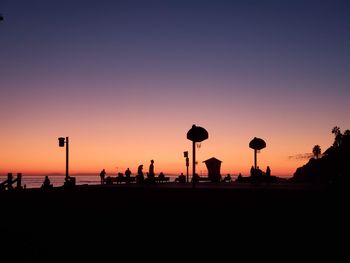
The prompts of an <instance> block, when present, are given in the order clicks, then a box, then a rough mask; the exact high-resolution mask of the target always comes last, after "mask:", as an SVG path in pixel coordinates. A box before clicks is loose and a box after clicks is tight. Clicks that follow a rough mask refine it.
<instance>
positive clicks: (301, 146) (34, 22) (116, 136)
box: [0, 0, 350, 176]
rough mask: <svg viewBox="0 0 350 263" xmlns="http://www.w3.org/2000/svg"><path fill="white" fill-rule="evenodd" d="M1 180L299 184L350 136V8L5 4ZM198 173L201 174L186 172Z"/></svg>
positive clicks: (327, 4) (334, 4) (7, 0)
mask: <svg viewBox="0 0 350 263" xmlns="http://www.w3.org/2000/svg"><path fill="white" fill-rule="evenodd" d="M0 14H2V15H3V16H4V20H3V21H0V92H1V93H0V125H1V129H0V175H4V174H6V173H8V172H13V173H17V172H22V173H23V174H33V173H34V174H46V173H64V172H65V150H64V148H60V147H58V140H57V138H58V137H61V136H62V137H66V136H69V140H70V168H71V172H72V173H96V174H98V173H99V171H100V170H101V169H102V168H105V169H106V172H107V175H113V174H115V173H116V172H117V171H119V172H120V171H122V172H123V171H125V169H126V168H128V167H130V169H131V171H132V172H136V170H137V166H138V165H139V164H144V167H145V171H146V170H147V168H148V165H149V163H150V160H151V159H154V160H155V172H156V173H159V172H161V171H163V172H164V173H175V174H178V173H181V172H185V171H186V170H185V160H184V157H183V151H186V150H187V151H190V157H191V156H192V153H191V142H190V141H189V140H187V139H186V133H187V131H188V130H189V129H190V128H191V126H192V124H196V125H198V126H202V127H204V128H205V129H207V131H208V132H209V139H208V140H206V141H204V142H203V143H202V146H201V148H200V149H199V151H198V152H197V157H198V158H197V160H198V162H199V164H198V168H197V171H198V172H199V173H201V172H202V173H206V168H205V166H204V164H203V163H202V162H203V161H204V160H206V159H209V158H211V157H216V158H218V159H220V160H221V161H222V162H223V163H222V174H226V173H233V174H238V173H239V172H241V173H242V174H243V175H247V174H248V173H249V169H250V167H251V165H253V150H252V149H250V148H249V147H248V144H249V141H250V140H251V139H253V138H254V137H260V138H262V139H264V140H265V141H266V143H267V147H266V149H264V150H262V151H261V152H260V153H259V155H258V165H259V166H260V168H262V169H263V170H265V169H266V166H267V165H269V166H270V167H271V173H272V174H273V175H286V176H291V175H292V174H293V173H294V171H295V170H296V168H297V167H299V166H301V165H302V164H304V163H305V162H306V161H307V160H305V159H304V160H298V159H296V158H289V156H295V155H297V154H304V153H311V150H312V147H313V146H314V145H316V144H319V145H320V146H321V149H322V150H323V151H324V150H326V149H327V148H328V147H329V146H330V145H331V144H332V142H333V135H332V134H331V129H332V127H334V126H336V125H337V126H339V127H340V128H341V130H342V131H343V130H345V129H349V128H350V118H349V113H350V103H349V99H350V87H349V83H350V15H349V14H350V1H346V0H344V1H338V0H329V1H316V0H310V1H306V0H305V1H298V0H291V1H288V0H281V1H280V0H276V1H264V0H256V1H254V0H246V1H234V0H232V1H221V0H212V1H209V0H202V1H201V0H197V1H195V0H183V1H182V0H179V1H175V0H174V1H170V0H163V1H161V0H159V1H153V0H152V1H148V0H143V1H141V0H140V1H133V0H130V1H129V0H128V1H127V0H124V1H118V0H115V1H106V0H96V1H83V0H76V1H75V0H69V1H68V0H52V1H51V0H31V1H26V0H22V1H19V0H0ZM190 169H191V167H190Z"/></svg>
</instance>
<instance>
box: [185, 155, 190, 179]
mask: <svg viewBox="0 0 350 263" xmlns="http://www.w3.org/2000/svg"><path fill="white" fill-rule="evenodd" d="M184 157H185V158H186V182H187V183H188V182H189V178H188V166H189V165H190V159H189V158H188V151H186V152H184Z"/></svg>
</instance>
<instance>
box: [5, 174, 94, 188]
mask: <svg viewBox="0 0 350 263" xmlns="http://www.w3.org/2000/svg"><path fill="white" fill-rule="evenodd" d="M16 177H17V175H16V174H13V178H16ZM74 177H75V178H76V183H77V184H78V185H83V184H89V185H93V184H100V177H99V176H98V175H96V176H94V175H78V176H74ZM64 178H65V176H64V175H50V176H49V179H50V181H51V183H52V184H53V186H55V187H58V186H62V185H63V183H64ZM6 179H7V175H1V176H0V182H3V181H4V180H6ZM44 179H45V176H44V175H22V186H25V187H26V188H39V187H41V185H42V183H43V182H44ZM15 185H16V183H15V184H14V185H13V186H14V187H15Z"/></svg>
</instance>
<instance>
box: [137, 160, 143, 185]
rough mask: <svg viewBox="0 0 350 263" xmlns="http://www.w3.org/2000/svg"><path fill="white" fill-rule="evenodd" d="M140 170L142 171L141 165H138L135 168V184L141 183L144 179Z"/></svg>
mask: <svg viewBox="0 0 350 263" xmlns="http://www.w3.org/2000/svg"><path fill="white" fill-rule="evenodd" d="M142 170H143V165H142V164H140V165H139V167H138V168H137V182H138V183H142V182H143V179H144V177H143V172H142Z"/></svg>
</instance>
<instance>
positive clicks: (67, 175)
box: [66, 137, 69, 179]
mask: <svg viewBox="0 0 350 263" xmlns="http://www.w3.org/2000/svg"><path fill="white" fill-rule="evenodd" d="M68 160H69V143H68V137H66V179H68V177H69V173H68V167H69V166H68Z"/></svg>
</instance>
